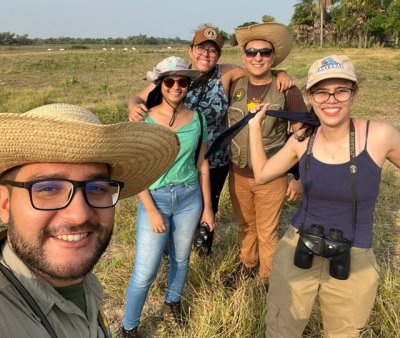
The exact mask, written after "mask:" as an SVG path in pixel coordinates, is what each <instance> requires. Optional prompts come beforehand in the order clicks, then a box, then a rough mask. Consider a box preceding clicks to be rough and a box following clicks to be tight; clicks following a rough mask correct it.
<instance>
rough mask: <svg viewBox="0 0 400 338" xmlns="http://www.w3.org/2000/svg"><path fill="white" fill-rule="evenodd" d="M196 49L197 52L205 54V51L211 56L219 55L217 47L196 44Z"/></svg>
mask: <svg viewBox="0 0 400 338" xmlns="http://www.w3.org/2000/svg"><path fill="white" fill-rule="evenodd" d="M194 50H195V51H196V53H197V54H200V55H203V54H204V53H206V54H208V55H210V56H211V57H216V56H218V54H219V53H218V49H216V48H206V47H204V46H203V45H197V46H194Z"/></svg>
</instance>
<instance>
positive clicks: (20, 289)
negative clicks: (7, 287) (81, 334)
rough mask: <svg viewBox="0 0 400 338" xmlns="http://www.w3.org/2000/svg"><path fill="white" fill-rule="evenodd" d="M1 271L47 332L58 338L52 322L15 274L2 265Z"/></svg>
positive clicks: (53, 337) (0, 266)
mask: <svg viewBox="0 0 400 338" xmlns="http://www.w3.org/2000/svg"><path fill="white" fill-rule="evenodd" d="M0 271H1V272H2V273H3V275H4V276H5V277H6V278H7V279H8V280H9V281H10V283H11V284H12V285H13V286H14V287H15V288H16V289H17V291H18V292H19V293H20V295H21V296H22V298H24V299H25V301H26V302H27V303H28V304H29V306H30V308H31V309H32V311H33V312H35V314H36V316H38V317H39V319H40V321H41V323H42V324H43V326H44V327H45V329H46V331H47V332H48V334H49V335H50V337H52V338H57V335H56V333H55V331H54V329H53V327H52V326H51V324H50V322H49V321H48V319H47V318H46V315H45V314H44V313H43V311H42V309H41V308H40V307H39V305H38V303H36V301H35V299H34V298H33V297H32V296H31V294H30V293H29V292H28V290H27V289H25V287H24V286H23V285H22V284H21V282H20V281H19V280H18V279H17V277H15V276H14V274H13V273H12V272H11V270H9V269H8V268H6V267H5V266H4V265H3V264H2V263H0Z"/></svg>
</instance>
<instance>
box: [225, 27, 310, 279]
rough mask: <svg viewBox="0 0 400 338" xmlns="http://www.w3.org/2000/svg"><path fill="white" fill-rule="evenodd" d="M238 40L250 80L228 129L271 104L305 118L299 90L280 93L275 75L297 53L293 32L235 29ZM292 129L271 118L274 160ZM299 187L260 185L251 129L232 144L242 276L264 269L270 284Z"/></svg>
mask: <svg viewBox="0 0 400 338" xmlns="http://www.w3.org/2000/svg"><path fill="white" fill-rule="evenodd" d="M235 35H236V39H237V41H238V44H239V47H240V50H241V52H242V61H243V64H244V66H245V68H246V70H247V74H248V76H247V77H243V78H241V79H239V80H238V81H236V83H234V84H233V85H232V88H231V100H230V102H231V105H230V107H229V109H228V120H229V125H233V124H235V123H237V122H238V121H239V120H241V119H242V118H243V116H245V115H247V114H250V113H251V112H254V111H255V110H256V109H258V107H259V106H260V105H262V104H264V103H267V102H268V103H269V104H270V109H274V110H287V111H298V112H305V111H306V110H307V108H306V106H305V104H304V101H303V97H302V94H301V92H300V91H299V89H298V88H297V87H292V88H290V89H288V90H286V91H284V92H283V93H282V92H280V91H279V89H278V88H277V85H276V79H275V76H274V74H273V73H272V71H271V69H272V68H273V67H276V66H277V65H279V64H280V63H281V62H282V61H283V60H284V59H285V58H286V57H287V56H288V54H289V52H290V50H291V48H292V43H293V38H292V34H291V32H290V31H289V29H288V28H287V27H286V26H285V25H283V24H280V23H275V22H273V23H261V24H255V25H251V26H247V27H239V28H236V29H235ZM300 126H301V124H300V123H294V122H293V123H292V124H291V127H292V128H293V129H294V130H297V129H299V128H300ZM288 127H289V126H288V122H287V121H286V120H283V119H278V118H275V117H271V116H269V117H267V118H266V120H265V122H264V125H263V140H264V148H265V151H266V153H268V154H269V156H271V155H272V154H273V153H275V152H277V151H278V150H279V149H280V148H282V147H283V145H284V144H285V142H286V139H287V131H288ZM294 182H295V181H291V183H290V185H289V187H288V180H287V175H286V174H285V175H281V176H280V177H277V178H276V179H275V180H273V181H272V182H270V183H267V184H264V185H257V184H256V182H255V180H254V175H253V170H252V163H251V161H250V149H249V135H248V127H245V128H244V129H243V130H241V131H240V133H239V134H238V135H237V136H236V137H235V138H234V139H233V141H232V143H231V169H230V174H229V189H230V196H231V201H232V206H233V211H234V214H235V218H236V221H237V223H238V231H239V241H240V260H241V263H242V265H241V267H240V269H239V272H240V273H241V274H244V277H254V276H255V272H256V269H257V264H258V263H259V277H260V279H261V281H262V282H263V283H267V281H268V277H269V273H270V271H271V263H272V256H273V253H274V251H275V247H276V243H277V240H278V235H277V227H278V221H279V216H280V213H281V208H282V204H283V201H284V198H285V194H286V195H287V196H288V200H289V201H294V200H296V199H297V198H298V197H299V196H300V194H301V185H300V184H299V183H296V184H295V183H294ZM296 182H297V181H296ZM257 246H258V248H257Z"/></svg>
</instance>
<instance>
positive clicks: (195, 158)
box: [194, 110, 203, 166]
mask: <svg viewBox="0 0 400 338" xmlns="http://www.w3.org/2000/svg"><path fill="white" fill-rule="evenodd" d="M196 113H197V116H198V117H199V122H200V136H199V141H198V142H197V148H196V153H195V156H194V165H195V166H197V160H198V159H199V155H200V148H201V144H202V141H203V116H202V114H201V113H200V112H199V111H198V110H196Z"/></svg>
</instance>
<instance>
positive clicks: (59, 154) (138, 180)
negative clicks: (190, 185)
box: [0, 104, 179, 198]
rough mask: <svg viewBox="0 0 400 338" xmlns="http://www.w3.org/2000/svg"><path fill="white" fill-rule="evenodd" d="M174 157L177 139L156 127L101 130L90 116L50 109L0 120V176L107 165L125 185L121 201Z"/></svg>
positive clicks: (59, 106)
mask: <svg viewBox="0 0 400 338" xmlns="http://www.w3.org/2000/svg"><path fill="white" fill-rule="evenodd" d="M178 151H179V143H178V140H177V138H176V135H175V134H174V133H173V132H171V131H170V130H168V129H167V128H164V127H162V126H159V125H155V124H148V123H145V122H139V123H134V122H122V123H115V124H108V125H104V124H102V123H101V122H100V120H99V119H98V118H97V117H96V116H95V115H94V114H93V113H91V112H90V111H88V110H86V109H84V108H81V107H78V106H74V105H70V104H49V105H45V106H41V107H38V108H35V109H33V110H30V111H28V112H26V113H24V114H12V113H3V114H0V174H1V173H4V171H6V170H8V169H11V168H13V167H16V166H19V165H23V164H28V163H50V162H60V163H107V164H109V166H110V171H111V178H113V179H115V180H119V181H122V182H124V183H125V186H124V188H123V190H122V192H121V198H126V197H130V196H133V195H135V194H137V193H138V192H140V191H143V190H144V189H146V188H147V187H148V186H149V185H150V184H151V183H153V182H154V181H156V180H157V179H158V178H159V177H160V176H161V175H162V174H163V173H164V172H166V171H167V170H168V169H169V168H170V166H171V165H172V163H173V162H174V160H175V158H176V156H177V154H178Z"/></svg>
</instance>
